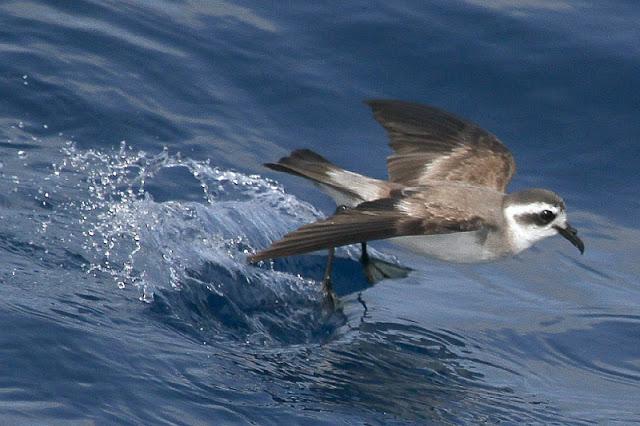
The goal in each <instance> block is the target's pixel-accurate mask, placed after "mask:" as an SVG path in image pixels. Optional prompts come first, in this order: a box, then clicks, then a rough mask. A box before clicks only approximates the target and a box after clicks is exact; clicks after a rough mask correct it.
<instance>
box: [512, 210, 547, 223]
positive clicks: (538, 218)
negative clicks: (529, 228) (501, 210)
mask: <svg viewBox="0 0 640 426" xmlns="http://www.w3.org/2000/svg"><path fill="white" fill-rule="evenodd" d="M545 212H546V213H545ZM555 218H556V214H555V213H554V212H552V211H551V210H543V211H542V212H540V213H527V214H521V215H517V216H515V219H516V221H517V222H518V223H522V224H523V225H537V226H544V225H548V224H549V223H551V222H552V221H553V219H555Z"/></svg>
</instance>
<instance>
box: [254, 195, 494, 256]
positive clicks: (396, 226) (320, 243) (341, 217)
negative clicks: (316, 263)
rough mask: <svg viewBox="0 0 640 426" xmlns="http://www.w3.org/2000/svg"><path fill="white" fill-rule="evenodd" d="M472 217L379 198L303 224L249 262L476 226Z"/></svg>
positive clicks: (409, 201) (412, 201)
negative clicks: (364, 242)
mask: <svg viewBox="0 0 640 426" xmlns="http://www.w3.org/2000/svg"><path fill="white" fill-rule="evenodd" d="M482 226H483V222H482V221H481V220H480V219H479V218H478V217H476V216H466V217H465V216H461V215H460V212H459V211H457V210H456V211H455V212H453V211H452V210H451V209H447V208H444V207H441V206H438V205H432V206H428V205H425V204H424V203H422V202H421V201H420V200H419V199H391V198H386V199H380V200H375V201H370V202H365V203H362V204H360V205H359V206H358V207H356V208H354V209H350V210H346V211H343V212H340V213H337V214H335V215H333V216H331V217H329V218H327V219H323V220H319V221H317V222H314V223H311V224H309V225H304V226H302V227H301V228H299V229H298V230H296V231H293V232H291V233H289V234H287V235H285V236H284V237H283V238H282V239H281V240H279V241H276V242H275V243H273V244H272V245H271V247H269V248H267V249H266V250H263V251H260V252H258V253H256V254H254V255H252V256H250V257H249V261H251V262H257V261H260V260H264V259H272V258H277V257H284V256H291V255H296V254H303V253H308V252H312V251H316V250H322V249H328V248H331V247H339V246H343V245H348V244H355V243H360V242H363V241H371V240H380V239H386V238H391V237H400V236H408V235H429V234H444V233H451V232H463V231H472V230H477V229H480V228H481V227H482Z"/></svg>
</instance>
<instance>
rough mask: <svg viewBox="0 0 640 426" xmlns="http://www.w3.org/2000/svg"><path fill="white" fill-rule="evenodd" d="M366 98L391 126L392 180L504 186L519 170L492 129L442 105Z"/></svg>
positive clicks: (414, 183)
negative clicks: (440, 107)
mask: <svg viewBox="0 0 640 426" xmlns="http://www.w3.org/2000/svg"><path fill="white" fill-rule="evenodd" d="M367 104H368V105H369V106H370V107H371V109H372V110H373V114H374V117H375V119H376V120H377V121H378V122H379V123H380V124H381V125H382V126H383V127H384V128H385V129H386V130H387V133H388V134H389V138H390V139H391V142H390V143H389V145H390V146H391V148H392V149H393V150H394V154H393V155H391V156H389V158H388V159H387V166H388V171H389V180H390V181H392V182H396V183H401V184H404V185H407V186H418V185H426V184H429V183H433V182H434V181H452V182H464V183H467V184H469V185H473V186H484V187H488V188H492V189H495V190H498V191H501V192H504V190H505V189H506V186H507V185H508V183H509V181H510V180H511V177H512V176H513V174H514V173H515V161H514V160H513V156H512V155H511V153H510V152H509V150H508V149H507V148H506V147H505V146H504V145H503V144H502V143H501V142H500V140H498V138H496V137H495V136H494V135H492V134H491V133H489V132H487V131H486V130H484V129H482V128H480V127H479V126H477V125H476V124H474V123H471V122H469V121H467V120H464V119H462V118H459V117H456V116H455V115H453V114H450V113H448V112H445V111H442V110H440V109H438V108H434V107H430V106H425V105H420V104H415V103H411V102H402V101H392V100H372V101H368V102H367Z"/></svg>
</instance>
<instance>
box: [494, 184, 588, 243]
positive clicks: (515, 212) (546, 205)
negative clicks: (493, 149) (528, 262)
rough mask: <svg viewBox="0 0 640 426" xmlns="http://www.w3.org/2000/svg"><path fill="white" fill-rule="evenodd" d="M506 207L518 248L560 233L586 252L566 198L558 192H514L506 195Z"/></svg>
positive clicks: (505, 212)
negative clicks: (568, 214) (570, 214)
mask: <svg viewBox="0 0 640 426" xmlns="http://www.w3.org/2000/svg"><path fill="white" fill-rule="evenodd" d="M503 210H504V216H505V219H506V221H507V224H508V226H509V234H510V235H509V236H510V238H511V243H512V244H513V246H514V248H515V249H516V251H517V252H520V251H522V250H525V249H527V248H529V247H530V246H531V245H533V244H535V243H536V242H538V241H540V240H542V239H544V238H547V237H551V236H553V235H556V234H560V235H562V236H563V237H564V238H566V239H567V240H569V241H570V242H571V244H573V245H574V246H576V247H577V248H578V250H580V253H584V243H583V242H582V240H581V239H580V238H579V237H578V231H577V230H576V229H575V228H574V227H572V226H571V225H569V222H568V221H567V212H566V208H565V204H564V201H563V200H562V198H560V197H559V196H558V195H557V194H555V193H553V192H551V191H548V190H546V189H527V190H525V191H520V192H515V193H513V194H509V195H507V196H506V197H505V202H504V206H503Z"/></svg>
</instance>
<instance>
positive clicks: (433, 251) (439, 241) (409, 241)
mask: <svg viewBox="0 0 640 426" xmlns="http://www.w3.org/2000/svg"><path fill="white" fill-rule="evenodd" d="M389 241H390V242H392V243H394V244H397V245H399V246H401V247H404V248H406V249H408V250H410V251H412V252H414V253H416V254H420V255H426V256H431V257H435V258H438V259H442V260H446V261H449V262H461V263H473V262H483V261H488V260H492V259H495V258H497V257H500V256H501V254H500V253H496V252H495V251H493V250H491V249H490V247H489V246H488V245H487V244H486V242H487V238H484V235H483V233H482V231H472V232H456V233H452V234H440V235H417V236H410V237H396V238H391V239H389Z"/></svg>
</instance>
